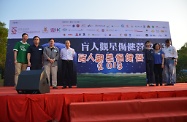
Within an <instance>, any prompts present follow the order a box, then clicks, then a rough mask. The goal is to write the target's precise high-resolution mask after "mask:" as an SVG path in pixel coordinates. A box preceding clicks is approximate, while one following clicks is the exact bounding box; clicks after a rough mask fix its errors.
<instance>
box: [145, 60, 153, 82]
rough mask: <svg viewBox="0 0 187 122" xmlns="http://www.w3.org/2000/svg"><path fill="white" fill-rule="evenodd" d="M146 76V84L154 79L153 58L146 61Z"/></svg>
mask: <svg viewBox="0 0 187 122" xmlns="http://www.w3.org/2000/svg"><path fill="white" fill-rule="evenodd" d="M146 77H147V84H150V83H153V81H154V60H147V61H146Z"/></svg>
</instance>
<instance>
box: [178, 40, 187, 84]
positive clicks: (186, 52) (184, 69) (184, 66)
mask: <svg viewBox="0 0 187 122" xmlns="http://www.w3.org/2000/svg"><path fill="white" fill-rule="evenodd" d="M178 56H179V57H178V64H177V67H176V68H177V81H179V82H186V81H187V43H185V44H184V45H183V46H182V47H181V48H180V50H178Z"/></svg>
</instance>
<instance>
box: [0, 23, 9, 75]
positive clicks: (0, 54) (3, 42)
mask: <svg viewBox="0 0 187 122" xmlns="http://www.w3.org/2000/svg"><path fill="white" fill-rule="evenodd" d="M5 25H6V24H5V23H3V22H0V70H1V71H2V78H3V76H4V75H3V74H4V69H5V61H6V49H7V48H6V47H7V37H8V29H7V28H6V27H5Z"/></svg>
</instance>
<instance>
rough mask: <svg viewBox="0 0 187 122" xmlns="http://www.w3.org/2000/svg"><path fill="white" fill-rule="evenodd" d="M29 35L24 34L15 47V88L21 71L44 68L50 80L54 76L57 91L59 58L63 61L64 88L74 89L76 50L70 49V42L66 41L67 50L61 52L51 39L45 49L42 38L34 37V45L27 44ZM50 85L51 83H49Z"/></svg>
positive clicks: (53, 83)
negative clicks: (73, 77) (73, 75)
mask: <svg viewBox="0 0 187 122" xmlns="http://www.w3.org/2000/svg"><path fill="white" fill-rule="evenodd" d="M27 40H28V34H27V33H23V34H22V40H21V41H20V42H17V43H16V44H15V46H14V49H13V51H14V64H15V86H17V82H18V76H19V74H20V73H21V71H24V70H26V69H27V67H28V66H29V67H30V70H40V69H42V68H44V70H45V72H46V74H47V77H48V80H49V81H50V75H51V76H52V86H53V89H57V88H58V87H57V72H58V60H59V57H60V59H61V60H62V67H61V68H62V69H63V70H62V77H63V84H64V85H63V88H66V87H67V86H69V88H72V82H73V81H72V74H73V58H74V55H75V50H74V49H73V48H71V47H70V45H71V44H70V41H69V40H66V41H65V48H63V49H61V50H59V49H58V48H57V47H56V46H55V40H54V39H52V38H51V39H49V45H48V46H47V47H45V48H44V47H43V46H41V45H40V38H39V37H38V36H34V37H33V44H32V45H29V44H28V43H27ZM49 85H50V83H49Z"/></svg>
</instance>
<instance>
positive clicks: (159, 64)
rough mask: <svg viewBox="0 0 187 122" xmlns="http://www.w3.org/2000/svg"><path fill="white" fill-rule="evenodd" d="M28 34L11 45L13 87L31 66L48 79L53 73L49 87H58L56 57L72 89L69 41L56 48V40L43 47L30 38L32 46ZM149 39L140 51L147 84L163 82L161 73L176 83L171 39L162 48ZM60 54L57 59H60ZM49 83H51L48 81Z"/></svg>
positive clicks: (38, 41)
mask: <svg viewBox="0 0 187 122" xmlns="http://www.w3.org/2000/svg"><path fill="white" fill-rule="evenodd" d="M27 40H28V34H27V33H23V34H22V40H21V41H20V42H17V43H16V44H15V46H14V49H13V50H14V64H15V86H16V85H17V82H18V76H19V74H20V73H21V71H24V70H26V69H27V67H28V66H29V67H30V70H39V69H42V68H43V67H44V70H45V72H46V74H47V77H48V80H49V81H50V75H51V76H52V86H53V88H54V89H57V88H58V87H57V71H58V60H59V59H61V62H62V67H61V68H62V78H63V84H64V85H63V88H66V87H67V86H69V88H72V78H73V76H72V75H73V58H74V55H75V50H74V49H73V48H71V47H70V41H69V40H66V41H65V48H62V49H61V50H59V49H58V48H57V47H56V46H55V40H54V39H49V45H48V46H47V47H45V48H44V47H43V46H41V45H40V38H39V37H38V36H34V37H33V45H29V44H28V43H27ZM151 45H152V43H151V42H150V41H146V42H145V49H144V50H143V52H144V55H145V63H146V76H147V85H150V86H151V85H153V82H154V81H155V82H156V86H158V85H160V86H162V85H163V82H162V81H163V77H162V76H163V74H164V76H165V81H166V85H174V83H175V66H176V65H177V58H178V55H177V51H176V49H175V47H174V46H172V44H171V40H170V39H167V40H166V41H165V47H164V48H161V46H160V44H159V43H155V44H154V45H153V48H152V47H151ZM59 57H60V58H59ZM49 85H50V83H49Z"/></svg>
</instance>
